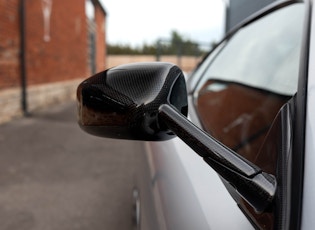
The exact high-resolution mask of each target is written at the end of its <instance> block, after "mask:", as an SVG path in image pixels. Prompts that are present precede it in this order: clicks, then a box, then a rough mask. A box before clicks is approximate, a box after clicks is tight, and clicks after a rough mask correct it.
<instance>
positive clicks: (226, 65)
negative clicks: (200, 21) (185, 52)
mask: <svg viewBox="0 0 315 230" xmlns="http://www.w3.org/2000/svg"><path fill="white" fill-rule="evenodd" d="M303 11H304V7H303V4H294V5H291V6H288V7H285V8H283V9H279V10H277V11H276V12H273V13H271V14H269V15H267V16H265V17H263V18H260V19H258V20H257V21H255V22H253V23H251V24H249V25H247V26H245V27H243V28H242V29H240V30H239V31H238V32H237V33H236V34H235V35H234V36H233V37H231V38H230V40H228V41H227V42H226V43H225V46H224V47H223V48H221V50H220V51H219V53H218V54H217V56H216V57H215V58H214V60H212V62H211V64H210V65H208V67H207V68H206V70H205V71H204V76H203V79H202V81H201V83H200V84H199V87H198V91H197V100H196V102H197V111H198V114H199V117H200V120H201V123H202V125H203V127H204V129H205V130H206V131H208V132H209V133H210V134H211V135H213V136H214V137H215V138H217V139H218V140H219V141H221V142H223V143H224V144H225V145H227V146H228V147H230V148H231V149H233V150H235V151H237V152H238V153H240V154H241V155H243V156H245V157H246V158H247V159H249V160H251V161H255V158H256V157H257V154H258V152H259V150H260V148H261V145H262V143H263V141H264V139H265V136H266V134H267V131H268V130H269V128H270V126H271V124H272V122H273V120H274V118H275V116H276V114H277V113H278V111H279V109H280V108H281V107H282V105H283V104H284V103H286V102H287V101H288V100H289V99H290V98H291V97H292V96H293V95H294V94H295V92H296V90H297V79H298V71H299V56H300V49H301V38H302V27H303V26H302V24H303Z"/></svg>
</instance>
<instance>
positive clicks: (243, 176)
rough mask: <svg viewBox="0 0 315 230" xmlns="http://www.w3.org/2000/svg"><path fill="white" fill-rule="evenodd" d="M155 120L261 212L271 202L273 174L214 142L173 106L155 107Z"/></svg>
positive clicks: (272, 198)
mask: <svg viewBox="0 0 315 230" xmlns="http://www.w3.org/2000/svg"><path fill="white" fill-rule="evenodd" d="M159 119H160V121H159V122H163V123H165V124H166V125H167V127H168V128H169V129H170V130H171V131H173V132H174V133H175V134H176V135H177V136H178V137H180V138H181V139H182V140H183V141H184V142H185V143H186V144H187V145H189V146H190V147H191V148H192V149H193V150H194V151H195V152H196V153H197V154H198V155H199V156H200V157H202V158H203V159H204V160H205V161H206V162H207V163H208V164H209V165H210V166H211V167H212V168H213V169H214V170H215V171H216V172H217V173H218V174H219V175H220V176H221V177H223V178H224V179H225V180H226V181H227V182H229V183H230V184H231V185H232V186H233V187H234V188H235V189H236V190H237V191H238V193H239V194H240V195H241V196H242V197H243V198H244V199H245V200H246V201H247V202H248V203H249V204H250V205H251V206H252V207H253V208H254V209H255V210H256V212H258V213H261V212H263V211H266V210H267V209H268V208H269V207H270V206H271V204H272V202H273V200H274V197H275V193H276V188H277V181H276V178H275V177H274V176H273V175H270V174H268V173H265V172H263V171H262V170H261V169H260V168H259V167H258V166H256V165H255V164H253V163H251V162H249V161H248V160H246V159H245V158H243V157H241V156H240V155H239V154H237V153H236V152H234V151H233V150H231V149H229V148H228V147H226V146H224V145H222V144H221V143H219V142H218V141H216V140H215V139H214V138H213V137H211V136H210V135H208V134H207V133H205V132H204V131H202V130H201V129H199V128H198V127H197V126H195V125H194V124H193V123H191V122H190V121H189V120H188V119H187V118H186V117H185V116H183V115H182V114H181V113H180V112H179V111H178V110H177V109H175V108H174V107H173V106H170V105H167V104H163V105H161V106H160V107H159Z"/></svg>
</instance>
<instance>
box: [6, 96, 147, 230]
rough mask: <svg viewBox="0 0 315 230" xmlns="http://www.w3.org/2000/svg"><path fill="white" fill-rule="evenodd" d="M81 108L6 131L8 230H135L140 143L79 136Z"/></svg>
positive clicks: (59, 109) (66, 107)
mask: <svg viewBox="0 0 315 230" xmlns="http://www.w3.org/2000/svg"><path fill="white" fill-rule="evenodd" d="M75 110H76V108H75V102H71V103H66V104H62V105H58V106H54V107H51V108H49V109H45V110H42V111H39V112H37V113H36V114H35V115H33V116H31V117H29V118H22V119H18V120H15V121H12V122H9V123H7V124H4V125H0V228H1V229H2V230H15V229H18V230H28V229H34V230H46V229H47V230H50V229H58V230H66V229H69V230H70V229H71V230H73V229H93V230H98V229H102V230H104V229H132V219H131V216H132V208H131V206H132V187H133V184H134V171H135V167H136V164H137V159H138V156H139V154H137V153H138V152H139V151H142V145H141V143H140V142H130V141H121V140H112V139H102V138H98V137H93V136H90V135H88V134H86V133H84V132H83V131H81V130H80V128H79V127H78V125H77V123H76V115H75Z"/></svg>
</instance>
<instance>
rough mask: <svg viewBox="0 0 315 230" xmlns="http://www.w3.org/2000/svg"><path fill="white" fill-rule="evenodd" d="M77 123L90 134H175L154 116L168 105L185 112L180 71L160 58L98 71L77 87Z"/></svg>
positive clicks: (139, 137)
mask: <svg viewBox="0 0 315 230" xmlns="http://www.w3.org/2000/svg"><path fill="white" fill-rule="evenodd" d="M77 100H78V117H79V125H80V127H81V128H82V129H83V130H84V131H86V132H88V133H90V134H93V135H96V136H101V137H110V138H118V139H129V140H145V141H160V140H167V139H170V138H172V137H175V135H174V134H173V133H172V132H171V131H170V130H169V129H168V128H167V126H165V125H164V124H163V123H162V122H160V121H159V118H158V113H159V112H158V110H159V106H160V105H162V104H168V105H172V106H173V107H174V108H176V109H177V110H178V111H179V112H180V113H181V114H183V115H185V116H187V113H188V102H187V91H186V84H185V78H184V75H183V72H182V71H181V70H180V69H179V68H178V67H177V66H176V65H174V64H170V63H163V62H152V63H136V64H126V65H121V66H118V67H114V68H111V69H108V70H105V71H103V72H100V73H98V74H96V75H94V76H92V77H90V78H88V79H87V80H85V81H83V82H82V83H81V84H80V85H79V87H78V89H77Z"/></svg>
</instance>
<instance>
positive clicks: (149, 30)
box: [100, 0, 225, 46]
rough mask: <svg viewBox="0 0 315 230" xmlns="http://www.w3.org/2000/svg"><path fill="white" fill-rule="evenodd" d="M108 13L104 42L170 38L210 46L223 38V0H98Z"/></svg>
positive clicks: (147, 41) (135, 42) (136, 43)
mask: <svg viewBox="0 0 315 230" xmlns="http://www.w3.org/2000/svg"><path fill="white" fill-rule="evenodd" d="M100 1H101V2H102V4H103V6H104V8H105V10H106V11H107V23H106V30H107V42H109V43H111V44H131V45H133V46H136V45H141V44H143V43H144V42H145V43H149V44H151V43H153V42H155V41H156V40H157V39H158V38H169V37H170V33H171V31H172V30H176V31H177V32H179V33H180V34H181V35H183V36H184V37H185V38H189V39H191V40H193V41H197V42H203V43H210V42H212V41H218V40H219V39H220V38H221V37H222V36H223V24H224V4H225V3H224V0H193V1H191V0H190V1H183V0H159V1H156V0H155V1H153V0H132V1H131V0H100Z"/></svg>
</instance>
